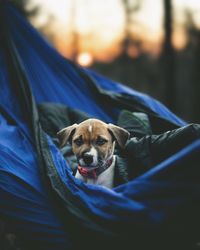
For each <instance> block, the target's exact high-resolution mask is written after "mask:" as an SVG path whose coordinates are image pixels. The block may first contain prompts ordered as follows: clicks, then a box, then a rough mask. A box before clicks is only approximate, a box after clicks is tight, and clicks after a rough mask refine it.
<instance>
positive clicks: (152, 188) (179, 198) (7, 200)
mask: <svg viewBox="0 0 200 250" xmlns="http://www.w3.org/2000/svg"><path fill="white" fill-rule="evenodd" d="M3 8H4V9H3V11H4V18H5V19H4V25H5V26H6V29H7V30H8V31H9V32H10V34H11V36H12V39H13V41H14V44H15V46H16V49H17V52H18V54H19V56H20V59H21V62H22V65H23V67H24V70H25V72H26V74H27V76H28V81H29V83H30V86H31V89H32V91H33V94H34V97H35V99H36V102H37V103H41V102H46V101H48V102H57V103H63V104H66V105H68V106H70V107H72V108H77V109H80V110H82V111H85V112H87V113H88V114H90V115H91V116H94V117H97V118H100V119H103V120H105V121H107V122H110V121H112V122H115V120H116V117H117V114H118V113H119V111H120V110H119V109H116V107H107V108H106V109H105V107H102V106H101V105H100V103H98V102H97V100H96V99H95V96H93V93H92V91H91V89H90V87H89V86H88V84H87V82H86V80H85V79H84V78H83V77H82V76H81V75H80V72H79V71H78V70H77V69H78V68H79V67H75V66H73V64H71V63H70V62H68V61H67V60H65V59H64V58H62V57H61V56H60V55H59V54H58V53H57V52H56V51H55V49H54V48H52V47H51V45H49V44H48V43H47V42H46V41H45V40H44V39H43V38H42V37H41V36H40V35H39V34H38V33H37V32H36V31H35V30H34V29H33V28H32V27H31V26H30V24H28V23H27V22H26V21H25V20H24V19H23V18H22V17H21V16H20V15H19V13H18V12H17V11H16V10H15V9H14V8H13V7H11V6H10V5H6V6H4V7H3ZM2 30H3V29H1V31H0V32H1V33H0V39H1V40H2V39H3V36H4V34H2ZM5 55H6V54H5V53H4V48H3V45H2V46H1V47H0V107H1V109H2V110H3V111H4V112H2V113H1V114H0V214H1V215H3V216H5V217H6V218H8V219H9V221H10V225H11V226H12V229H13V230H14V231H17V232H18V234H21V235H23V237H24V238H26V239H29V240H30V241H33V242H34V241H39V242H41V244H43V245H44V246H45V247H46V249H56V250H58V249H67V246H68V245H70V239H69V237H68V234H67V233H66V230H64V227H63V225H62V222H61V221H60V220H59V217H58V215H57V214H56V212H55V210H54V207H53V204H52V201H51V200H50V199H49V197H48V193H47V191H46V189H45V186H44V183H43V180H42V177H41V174H40V169H39V163H38V159H37V155H36V147H35V144H34V141H33V137H32V132H31V131H30V128H29V127H28V125H27V124H26V122H25V121H26V119H25V118H26V116H27V115H28V114H24V113H22V111H21V109H20V106H19V102H18V99H17V96H16V93H14V92H13V91H12V86H11V83H10V78H9V75H8V71H7V66H6V57H5ZM79 70H80V71H83V72H84V73H85V74H88V75H89V76H91V77H92V78H93V79H94V80H95V81H96V83H97V85H98V86H99V87H101V88H102V89H105V90H108V91H114V92H115V93H125V94H128V95H131V96H134V98H137V99H138V100H139V101H140V102H142V103H143V104H144V105H147V106H148V107H149V108H150V109H151V110H153V111H154V112H156V113H157V114H159V115H160V116H162V117H164V118H166V119H168V120H169V121H173V122H175V123H177V124H179V125H184V124H185V122H184V121H182V120H181V119H180V118H178V117H177V116H176V115H175V114H173V113H172V112H170V111H169V110H168V109H167V108H166V107H165V106H164V105H162V104H161V103H159V102H158V101H157V100H155V99H153V98H151V97H149V96H147V95H144V94H142V93H139V92H137V91H135V90H132V89H130V88H128V87H125V86H123V85H121V84H119V83H115V82H112V81H111V80H109V79H107V78H104V77H102V76H100V75H98V74H96V73H95V72H92V71H90V70H87V69H82V68H79ZM48 144H49V149H50V152H51V156H52V158H53V161H54V163H55V166H56V168H57V171H58V173H59V175H60V178H61V179H62V182H63V183H64V185H65V187H66V189H67V190H68V191H69V192H70V193H71V195H72V196H74V197H75V198H76V199H77V200H78V201H79V202H80V204H83V206H84V207H86V208H87V209H88V210H89V211H90V212H91V213H93V214H95V215H96V216H98V217H99V218H102V219H106V220H108V221H111V222H112V221H113V222H116V221H119V222H122V223H124V225H126V223H127V222H128V223H129V224H131V225H133V227H134V228H136V229H137V227H140V228H142V229H144V230H147V229H148V230H151V231H153V230H156V229H157V228H158V226H159V225H161V224H163V223H165V221H166V220H169V223H171V226H172V227H173V225H174V224H173V221H170V218H171V216H172V215H173V214H174V211H176V212H179V211H181V208H182V207H183V206H186V205H187V206H189V210H188V211H190V212H191V214H192V210H193V208H192V204H193V203H194V202H197V201H198V200H199V197H200V184H199V183H200V182H199V179H200V178H199V171H198V169H197V164H192V163H191V159H193V160H195V162H198V161H199V160H200V156H199V153H198V152H199V150H200V140H198V141H195V142H194V143H192V144H191V145H188V147H186V148H184V149H183V150H182V151H180V152H178V153H177V154H176V155H173V156H172V157H171V158H169V159H167V160H166V161H165V162H163V163H162V164H160V165H159V166H156V167H155V168H154V169H153V170H151V171H149V172H147V173H145V174H144V175H143V176H141V177H139V178H137V179H135V180H133V181H131V182H130V183H128V184H124V185H121V186H119V187H117V188H115V189H114V190H108V189H105V188H103V187H98V186H92V185H86V184H84V183H82V182H80V181H79V180H76V179H75V178H74V177H73V176H72V175H71V172H70V171H69V166H68V165H67V163H66V161H65V160H64V158H63V157H62V155H61V153H60V151H59V149H58V148H57V147H56V146H55V145H54V143H53V142H52V140H51V138H50V137H48ZM187 160H188V161H190V164H189V165H185V164H184V166H185V167H184V169H182V167H181V166H182V163H183V162H187ZM188 167H189V172H190V174H189V175H188V174H187V171H188ZM182 173H184V174H182ZM158 190H159V191H158ZM191 214H190V216H191ZM195 216H197V215H196V214H195V215H193V217H192V220H193V219H194V218H195ZM174 223H175V222H174ZM183 225H184V223H183ZM69 227H70V225H69Z"/></svg>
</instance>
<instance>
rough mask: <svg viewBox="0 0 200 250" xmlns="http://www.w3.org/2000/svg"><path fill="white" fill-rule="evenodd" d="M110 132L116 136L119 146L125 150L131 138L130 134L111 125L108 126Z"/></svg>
mask: <svg viewBox="0 0 200 250" xmlns="http://www.w3.org/2000/svg"><path fill="white" fill-rule="evenodd" d="M108 131H109V132H110V133H111V134H112V135H113V136H114V138H115V139H116V141H117V143H118V145H119V146H120V147H121V148H124V147H125V144H126V142H127V140H128V138H129V136H130V133H129V132H128V131H127V130H125V129H123V128H120V127H118V126H116V125H113V124H111V123H109V124H108Z"/></svg>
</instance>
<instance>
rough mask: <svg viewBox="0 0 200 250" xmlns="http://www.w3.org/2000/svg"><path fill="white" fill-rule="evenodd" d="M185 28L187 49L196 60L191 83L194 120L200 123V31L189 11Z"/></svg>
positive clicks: (186, 13)
mask: <svg viewBox="0 0 200 250" xmlns="http://www.w3.org/2000/svg"><path fill="white" fill-rule="evenodd" d="M185 17H186V18H185V19H186V20H185V28H186V32H187V36H188V43H187V46H186V48H185V50H187V51H188V52H189V53H190V56H192V57H193V58H194V61H193V65H190V66H189V65H188V66H189V67H192V76H191V79H190V82H189V85H190V88H192V97H191V98H190V100H191V102H192V109H191V113H192V120H193V121H195V122H200V111H199V106H200V29H199V28H198V27H197V25H196V24H195V22H194V17H193V13H192V12H191V11H189V10H186V11H185Z"/></svg>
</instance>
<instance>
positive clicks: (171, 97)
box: [163, 0, 176, 111]
mask: <svg viewBox="0 0 200 250" xmlns="http://www.w3.org/2000/svg"><path fill="white" fill-rule="evenodd" d="M164 14H165V15H164V31H165V39H164V47H163V65H164V82H165V91H166V95H165V97H166V104H167V106H168V107H169V108H170V109H171V110H173V111H176V110H175V108H176V106H175V99H176V86H175V69H174V66H175V55H174V49H173V45H172V1H171V0H164Z"/></svg>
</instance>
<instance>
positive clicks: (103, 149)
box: [58, 119, 129, 188]
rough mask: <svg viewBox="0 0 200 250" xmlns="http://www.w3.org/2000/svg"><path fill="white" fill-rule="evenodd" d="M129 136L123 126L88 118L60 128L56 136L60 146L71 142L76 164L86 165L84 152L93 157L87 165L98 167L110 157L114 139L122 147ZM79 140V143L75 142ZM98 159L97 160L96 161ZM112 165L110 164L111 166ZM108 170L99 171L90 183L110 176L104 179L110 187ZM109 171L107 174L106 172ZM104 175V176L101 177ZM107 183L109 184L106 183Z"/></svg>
mask: <svg viewBox="0 0 200 250" xmlns="http://www.w3.org/2000/svg"><path fill="white" fill-rule="evenodd" d="M128 137H129V132H128V131H126V130H125V129H123V128H120V127H118V126H116V125H113V124H106V123H104V122H102V121H100V120H98V119H88V120H85V121H83V122H81V123H80V124H73V125H72V126H69V127H67V128H64V129H62V130H61V131H59V132H58V138H59V140H60V143H61V146H64V145H65V144H66V143H67V142H68V141H70V142H71V144H72V150H73V152H74V154H75V155H76V157H77V161H78V164H79V165H80V166H86V167H88V165H87V164H86V163H85V162H86V160H84V157H83V155H84V154H85V153H86V154H88V155H89V156H92V157H93V160H92V163H90V164H89V167H93V168H95V167H99V166H100V165H101V164H106V162H108V161H109V160H110V159H111V158H112V157H113V153H114V149H115V141H116V142H117V143H118V145H119V146H120V147H121V148H123V147H124V146H125V143H126V141H127V139H128ZM99 139H100V140H103V141H104V140H105V141H104V143H102V144H101V143H100V144H99V143H98V141H99ZM77 141H81V143H80V144H79V143H77ZM98 161H99V162H98ZM111 169H114V166H113V165H112V168H111ZM111 169H110V170H106V171H105V172H106V173H104V174H103V173H101V174H100V175H99V176H98V179H99V180H96V181H92V183H97V184H98V183H103V182H102V178H104V177H105V176H107V177H106V178H110V179H112V180H105V183H107V184H105V186H107V187H109V188H110V187H111V186H112V182H113V176H114V173H113V172H112V171H114V170H112V171H111ZM107 173H109V174H107ZM103 176H104V177H103ZM76 177H77V178H80V179H82V180H84V181H85V182H87V183H89V182H88V181H86V180H85V179H84V178H82V177H81V176H80V174H79V173H77V175H76ZM108 183H109V184H108ZM102 185H103V184H102Z"/></svg>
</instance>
